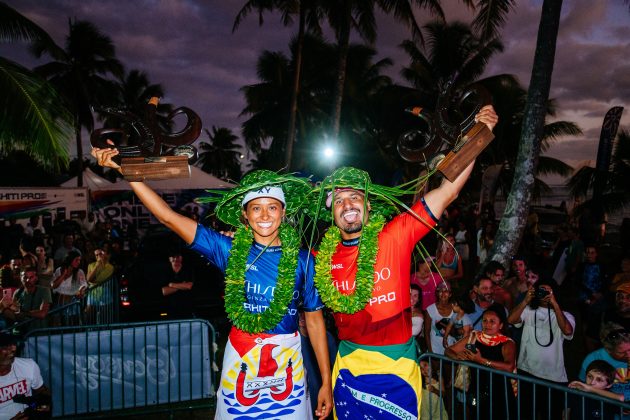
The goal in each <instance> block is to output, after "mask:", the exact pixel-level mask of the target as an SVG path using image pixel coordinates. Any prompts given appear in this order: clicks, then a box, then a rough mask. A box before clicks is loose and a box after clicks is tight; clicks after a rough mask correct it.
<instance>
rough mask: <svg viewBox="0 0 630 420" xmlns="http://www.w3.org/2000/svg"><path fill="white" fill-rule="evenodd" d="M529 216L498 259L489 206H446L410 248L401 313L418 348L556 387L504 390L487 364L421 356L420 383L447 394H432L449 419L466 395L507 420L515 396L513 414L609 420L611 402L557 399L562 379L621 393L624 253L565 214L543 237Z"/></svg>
mask: <svg viewBox="0 0 630 420" xmlns="http://www.w3.org/2000/svg"><path fill="white" fill-rule="evenodd" d="M536 222H537V218H536V217H532V216H530V218H529V220H528V227H527V229H526V232H525V235H524V238H523V240H522V242H521V245H520V248H519V252H518V254H516V255H514V256H513V257H512V258H511V260H510V264H509V266H507V267H506V266H504V265H503V264H501V263H499V262H497V261H493V260H492V259H491V258H492V256H491V255H490V254H489V252H488V251H489V250H490V248H491V247H492V244H493V241H494V237H495V234H496V231H497V223H495V220H494V217H493V215H492V214H491V213H490V212H485V213H481V214H480V213H479V212H477V211H476V207H474V206H473V207H472V208H471V209H470V211H464V210H462V209H460V208H458V207H457V206H451V207H449V208H448V209H447V211H446V212H445V214H444V215H443V216H442V218H441V219H440V223H439V225H438V226H437V230H438V232H439V233H437V234H436V235H434V237H433V242H432V243H431V242H430V239H429V240H426V238H425V240H423V245H424V249H425V250H426V252H423V253H422V254H423V255H417V256H416V261H417V265H416V270H415V272H414V273H411V284H412V288H411V291H410V293H411V296H412V302H417V299H415V296H419V298H420V299H419V302H418V303H416V305H415V307H414V308H412V312H413V316H414V317H419V316H420V314H419V312H421V313H422V315H423V318H424V320H423V322H422V323H419V322H418V323H414V325H417V324H421V325H422V327H423V328H422V330H420V331H414V335H415V336H416V339H417V342H418V345H419V346H420V347H421V348H422V350H423V351H424V352H432V353H437V354H442V355H445V356H447V357H449V358H451V359H454V360H464V361H469V362H473V363H477V364H479V365H482V366H485V367H489V368H491V369H494V370H498V371H505V372H510V373H518V375H519V376H521V377H531V378H535V379H536V380H539V381H543V382H546V383H551V384H555V385H556V386H560V388H555V387H553V388H552V390H551V391H548V389H547V388H546V387H541V386H538V387H533V386H532V385H531V384H530V383H528V382H526V381H521V383H520V386H518V389H517V387H516V386H515V385H514V386H513V388H514V389H513V392H507V391H506V389H508V388H511V387H512V386H511V385H510V383H509V382H510V381H508V380H505V379H504V380H501V379H499V378H493V379H490V376H492V375H489V374H488V373H487V372H484V371H481V370H480V371H479V372H475V373H474V374H473V377H472V378H471V377H470V372H469V371H466V372H465V373H463V372H462V371H460V369H458V371H457V372H451V371H450V367H449V366H447V365H446V364H443V365H442V368H441V371H440V369H439V365H438V364H436V365H435V366H427V363H426V362H423V363H424V364H425V367H424V369H423V375H425V380H424V385H425V389H427V390H429V391H430V392H432V393H434V395H435V396H438V397H441V396H443V397H444V399H445V400H446V399H450V398H451V396H454V398H455V400H456V401H454V402H452V401H444V402H445V403H446V404H445V407H446V411H447V412H448V414H450V415H451V416H452V417H453V418H460V417H462V416H463V411H466V414H467V416H472V417H473V418H475V416H476V410H475V409H474V406H475V405H477V404H478V405H479V407H480V410H481V411H480V414H481V417H480V418H488V417H489V412H488V410H489V409H490V407H491V406H492V407H493V408H492V409H493V410H494V415H495V416H497V415H499V417H498V418H512V417H514V418H516V411H515V410H517V404H516V400H517V396H518V399H519V400H520V404H519V405H518V407H519V410H520V415H521V418H582V415H583V414H584V415H585V417H584V418H613V417H612V415H613V414H614V413H615V411H614V410H613V409H612V408H610V407H608V408H607V407H604V412H602V406H600V404H599V403H598V404H594V403H592V404H591V403H585V404H582V403H581V402H579V401H577V400H575V401H574V400H573V399H571V398H569V400H568V402H567V401H565V398H564V393H563V392H561V391H558V390H557V389H562V387H570V388H573V389H578V390H581V391H585V392H589V393H593V394H597V395H598V396H602V397H606V398H612V399H615V400H619V401H628V399H630V372H629V369H628V366H629V365H630V253H629V251H630V250H628V249H623V248H621V247H617V246H613V245H611V244H608V243H604V242H603V241H602V240H601V238H598V237H594V236H592V235H588V233H587V231H586V230H583V229H581V228H580V227H579V223H578V221H573V220H572V219H570V218H569V217H567V223H566V224H563V225H558V226H555V232H554V233H553V235H552V236H551V238H554V239H555V242H551V241H549V238H548V237H547V238H543V237H542V235H541V234H540V232H539V231H538V230H537V227H536ZM583 236H587V239H583ZM427 245H428V246H427ZM427 254H429V255H427ZM418 307H419V308H421V309H416V308H418ZM462 375H468V376H467V377H466V381H463V382H464V383H467V385H466V386H464V385H463V384H462V377H461V376H462ZM475 375H478V376H479V377H478V378H476V377H475ZM491 382H492V383H493V384H494V390H493V392H492V393H491V392H489V389H488V387H489V384H490V383H491ZM436 383H437V384H439V385H436ZM502 386H503V387H504V388H502ZM440 388H442V389H443V390H446V391H447V392H443V393H440V392H439V391H440ZM451 390H452V391H453V392H448V391H451ZM464 394H466V396H467V397H468V398H464ZM490 395H494V397H492V400H490V398H491V397H490ZM476 397H478V398H479V399H481V401H476V400H475V399H476ZM504 397H505V398H504ZM484 399H485V401H484ZM534 402H535V404H534ZM452 403H453V405H452V406H453V407H455V411H454V412H451V411H452V410H451V404H452ZM565 403H566V404H568V410H567V406H565ZM534 410H535V411H536V412H534ZM423 411H424V409H423ZM548 413H549V414H550V415H551V417H548ZM616 413H618V411H616ZM425 414H426V413H425ZM431 415H433V416H438V415H439V410H438V411H435V412H433V413H432V414H431ZM431 415H429V414H426V416H425V418H432V417H431ZM562 416H564V417H562ZM609 416H610V417H609ZM435 418H437V417H435Z"/></svg>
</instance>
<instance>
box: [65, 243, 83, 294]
mask: <svg viewBox="0 0 630 420" xmlns="http://www.w3.org/2000/svg"><path fill="white" fill-rule="evenodd" d="M80 256H81V253H79V252H77V251H70V252H68V254H67V255H66V258H64V259H63V262H62V263H61V267H62V268H68V267H72V261H74V259H75V258H77V257H80ZM78 272H79V267H76V268H72V285H73V286H76V283H77V282H78V281H79V279H78V278H77V273H78Z"/></svg>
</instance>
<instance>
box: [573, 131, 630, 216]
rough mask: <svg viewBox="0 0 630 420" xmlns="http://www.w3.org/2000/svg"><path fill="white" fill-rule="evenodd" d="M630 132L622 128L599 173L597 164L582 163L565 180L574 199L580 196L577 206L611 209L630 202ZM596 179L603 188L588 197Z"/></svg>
mask: <svg viewBox="0 0 630 420" xmlns="http://www.w3.org/2000/svg"><path fill="white" fill-rule="evenodd" d="M628 179H630V132H628V131H627V130H621V131H620V132H619V135H618V136H617V139H616V142H615V147H614V149H613V154H612V158H611V163H610V169H609V170H608V171H607V172H601V173H598V171H597V169H596V168H593V167H590V166H584V167H582V168H580V169H579V170H578V171H577V172H576V173H575V174H574V175H573V176H572V177H571V178H570V179H569V181H568V182H567V186H568V187H569V194H570V195H571V198H573V199H580V200H581V201H582V203H581V205H580V206H579V207H577V209H576V210H578V212H579V211H583V210H586V209H588V210H590V211H592V212H596V213H597V212H606V213H614V212H616V211H619V210H622V209H623V208H625V207H626V206H628V205H629V204H630V188H628ZM596 183H599V184H600V185H601V187H602V192H601V194H600V195H599V197H597V198H596V199H595V197H592V198H590V199H587V197H588V194H589V192H590V191H592V190H593V189H594V187H595V184H596Z"/></svg>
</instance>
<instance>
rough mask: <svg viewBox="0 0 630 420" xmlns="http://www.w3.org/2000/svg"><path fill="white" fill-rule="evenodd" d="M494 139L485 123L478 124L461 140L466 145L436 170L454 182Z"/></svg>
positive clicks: (442, 162) (446, 158) (453, 151)
mask: <svg viewBox="0 0 630 420" xmlns="http://www.w3.org/2000/svg"><path fill="white" fill-rule="evenodd" d="M493 139H494V134H492V131H490V129H489V128H488V127H487V126H486V125H485V124H484V123H480V122H478V123H477V124H475V125H474V126H473V128H471V129H470V130H468V132H467V133H466V134H465V135H464V138H463V139H462V140H461V141H462V142H463V143H464V144H463V145H462V146H461V147H459V148H457V149H458V150H456V151H455V150H452V151H450V152H449V153H448V154H447V155H446V157H445V158H444V159H442V161H441V162H440V163H439V164H438V166H437V168H436V169H437V170H438V171H440V172H441V173H442V175H444V176H445V177H446V179H448V180H449V181H451V182H453V181H454V180H455V178H457V177H458V176H459V174H461V173H462V172H463V171H464V169H466V168H467V167H468V165H470V162H472V161H473V160H475V158H477V156H479V154H480V153H481V152H482V151H483V149H485V148H486V146H487V145H489V144H490V142H492V140H493Z"/></svg>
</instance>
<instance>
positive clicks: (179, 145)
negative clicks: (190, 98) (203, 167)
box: [90, 97, 201, 181]
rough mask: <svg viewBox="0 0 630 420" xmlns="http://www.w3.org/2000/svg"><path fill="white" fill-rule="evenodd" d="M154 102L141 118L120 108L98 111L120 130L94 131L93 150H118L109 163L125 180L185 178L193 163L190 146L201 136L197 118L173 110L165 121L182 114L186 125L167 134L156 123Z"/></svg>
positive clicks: (194, 157) (185, 110)
mask: <svg viewBox="0 0 630 420" xmlns="http://www.w3.org/2000/svg"><path fill="white" fill-rule="evenodd" d="M158 102H159V99H158V98H156V97H153V98H151V99H150V100H149V103H148V104H147V105H146V108H145V113H144V115H143V116H141V117H140V116H138V115H135V114H134V113H132V112H131V111H129V110H126V109H124V108H111V107H107V108H102V109H100V110H99V111H100V112H101V113H103V114H107V115H110V116H112V117H115V119H116V120H118V121H120V122H122V126H123V127H122V128H100V129H98V130H94V131H93V132H92V135H91V136H90V143H91V144H92V146H93V147H99V148H107V147H116V148H117V149H118V151H119V152H120V154H119V155H118V156H115V157H114V159H113V160H114V161H115V162H116V163H118V164H119V165H120V167H121V172H122V175H123V176H124V177H125V179H126V180H127V181H144V180H145V179H169V178H189V177H190V166H189V165H190V164H192V163H194V162H195V161H196V160H197V149H195V148H194V147H193V146H191V144H192V143H193V142H194V141H195V140H197V138H198V137H199V134H201V119H200V118H199V116H198V115H197V114H196V113H195V112H194V111H193V110H191V109H190V108H186V107H180V108H177V109H175V110H174V111H173V112H171V113H170V114H169V115H168V117H167V119H168V121H172V120H173V119H175V118H176V117H177V116H178V115H182V114H183V115H184V116H185V117H186V125H185V127H184V128H183V129H181V130H180V131H177V132H174V133H171V132H168V131H167V130H165V129H163V128H162V127H160V124H159V123H158V119H157V115H156V111H157V105H158ZM110 142H111V143H110ZM112 143H113V144H112Z"/></svg>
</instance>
